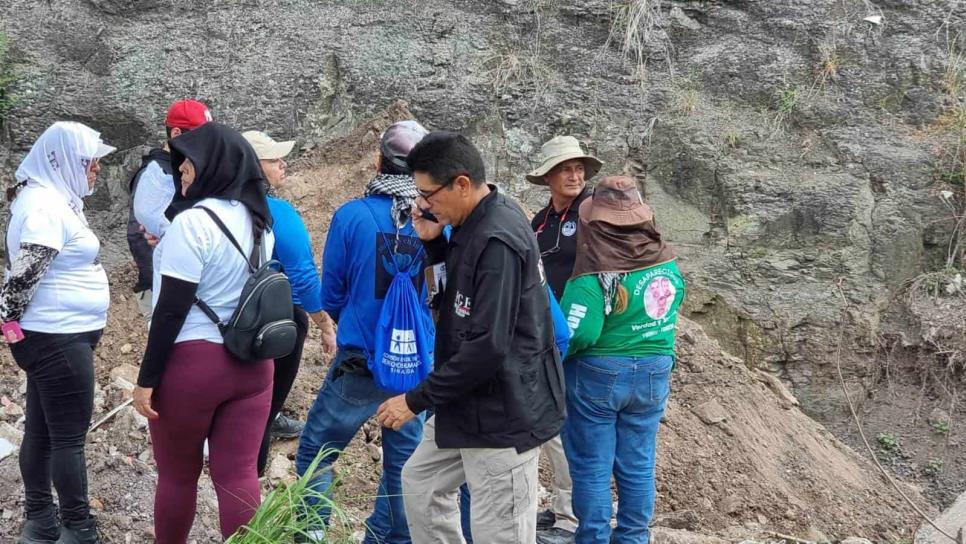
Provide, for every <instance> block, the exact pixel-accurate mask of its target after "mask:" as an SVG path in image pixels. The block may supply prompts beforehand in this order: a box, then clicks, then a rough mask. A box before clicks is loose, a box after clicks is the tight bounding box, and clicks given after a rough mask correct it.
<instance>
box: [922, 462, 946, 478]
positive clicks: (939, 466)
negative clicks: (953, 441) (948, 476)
mask: <svg viewBox="0 0 966 544" xmlns="http://www.w3.org/2000/svg"><path fill="white" fill-rule="evenodd" d="M923 471H924V472H925V473H926V474H928V475H929V476H939V474H940V473H941V472H942V471H943V460H942V459H940V458H938V457H933V458H932V459H930V460H929V462H927V463H926V468H925V469H923Z"/></svg>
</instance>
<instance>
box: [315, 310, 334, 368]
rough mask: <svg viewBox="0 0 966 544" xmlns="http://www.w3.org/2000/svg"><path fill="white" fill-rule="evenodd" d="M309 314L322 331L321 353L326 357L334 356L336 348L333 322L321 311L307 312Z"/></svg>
mask: <svg viewBox="0 0 966 544" xmlns="http://www.w3.org/2000/svg"><path fill="white" fill-rule="evenodd" d="M309 316H311V317H312V321H314V322H315V325H316V326H317V327H318V328H319V330H320V331H322V353H324V354H325V355H326V356H328V357H332V356H334V355H335V351H336V349H338V348H337V346H336V343H335V322H334V321H332V318H331V317H329V314H327V313H325V312H322V311H319V312H316V313H314V314H309Z"/></svg>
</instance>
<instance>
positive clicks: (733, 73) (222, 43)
mask: <svg viewBox="0 0 966 544" xmlns="http://www.w3.org/2000/svg"><path fill="white" fill-rule="evenodd" d="M0 9H2V13H3V21H4V24H3V28H4V31H5V32H6V34H7V35H8V37H9V41H10V44H11V46H12V53H11V54H12V58H13V59H14V60H15V61H16V71H17V75H18V77H17V79H16V81H15V82H14V83H13V85H12V87H11V91H12V93H13V94H14V95H15V96H16V97H17V101H16V103H15V104H14V106H13V108H12V109H11V110H10V111H9V112H8V113H7V115H6V118H5V119H4V121H3V129H4V131H3V132H4V143H5V146H4V149H3V150H2V151H0V158H2V159H3V160H4V161H5V162H4V167H5V168H6V170H7V171H9V170H10V169H11V168H12V167H14V166H15V164H16V162H17V161H18V160H19V158H20V157H21V156H22V154H23V152H24V151H25V150H26V149H27V148H28V147H29V145H30V143H31V142H32V140H33V138H35V137H36V135H37V134H39V132H40V131H41V130H42V129H43V128H44V127H45V126H46V125H47V124H49V123H50V122H52V121H53V120H56V119H63V118H70V119H76V120H80V121H83V122H86V123H88V124H90V125H92V126H94V127H96V128H98V129H99V130H101V131H102V132H103V133H104V134H105V136H106V138H107V139H108V140H109V141H111V142H112V143H114V144H115V145H118V147H119V148H121V149H123V150H124V151H123V152H122V153H119V154H118V156H117V157H116V158H114V159H112V161H111V162H109V164H108V166H109V168H108V169H107V175H106V178H107V181H106V183H104V184H102V186H101V187H100V189H99V190H98V193H97V194H96V195H95V197H93V198H92V199H91V202H90V208H91V210H92V214H93V215H94V216H95V218H96V219H95V221H96V222H97V224H98V225H99V229H100V232H101V234H102V235H103V236H104V237H105V239H107V240H108V244H107V248H106V251H107V257H108V259H109V260H112V261H113V262H122V261H123V260H124V259H126V253H125V252H126V249H125V245H124V243H123V225H124V221H125V219H126V211H125V209H126V205H127V204H126V202H127V201H126V195H125V191H124V187H125V184H126V181H127V177H128V176H129V175H130V173H131V171H132V170H133V167H134V165H135V164H136V163H137V161H138V158H137V157H138V155H139V154H140V152H141V151H142V146H143V145H144V144H145V143H146V142H154V141H157V140H159V139H160V137H161V135H162V134H161V121H162V119H163V115H164V111H165V108H166V106H167V105H168V104H169V103H170V102H171V100H172V99H175V98H180V97H186V96H189V97H196V98H199V99H202V100H204V101H206V102H207V103H208V104H209V105H211V107H212V109H213V112H214V114H215V116H216V118H217V119H218V120H220V121H223V122H226V123H229V124H231V125H233V126H236V127H238V128H240V129H251V128H259V129H265V130H268V131H269V132H271V133H273V134H274V135H276V136H278V137H286V138H297V139H298V140H299V142H300V144H301V146H302V148H303V149H307V148H311V147H314V146H317V145H319V144H320V143H321V142H324V141H326V140H328V139H329V138H331V137H333V136H338V135H342V134H345V133H346V132H348V131H349V130H350V129H351V128H352V127H353V126H354V125H355V124H356V123H357V121H358V120H360V119H363V118H366V117H368V116H370V115H372V114H373V113H374V112H377V111H380V110H381V109H383V108H385V107H386V106H387V105H388V104H390V103H391V102H392V101H394V100H396V99H404V100H405V101H406V102H407V103H408V105H409V108H410V109H411V110H412V111H413V113H415V115H416V116H417V117H418V118H419V119H420V120H421V121H423V122H424V123H425V124H426V125H427V126H430V127H433V128H448V129H454V130H459V131H463V132H465V133H467V134H468V135H470V136H471V137H472V138H473V139H474V140H475V141H476V142H477V143H478V144H479V145H480V147H481V148H482V149H483V150H484V151H485V153H486V158H487V161H488V164H487V165H488V167H489V172H490V173H491V174H490V176H491V178H492V179H493V180H494V181H498V182H500V183H503V184H504V185H505V186H507V187H509V188H510V189H511V190H512V191H513V192H514V193H515V194H517V195H518V196H520V197H521V198H522V199H524V200H525V201H527V202H529V203H530V204H532V205H539V204H540V203H541V202H542V201H543V200H544V199H545V198H546V196H545V194H544V193H542V192H541V190H540V189H536V188H533V187H530V186H528V185H527V184H526V182H525V181H524V180H523V174H524V173H525V171H526V170H528V169H529V168H530V167H531V166H532V164H533V161H532V159H533V154H534V153H535V151H536V149H537V148H538V147H539V145H540V143H541V142H542V141H544V140H545V139H547V138H549V137H550V136H552V135H555V134H560V133H569V134H573V135H576V136H578V137H580V138H581V139H582V140H583V141H584V142H585V143H586V144H587V146H588V147H589V148H590V149H591V150H592V151H593V152H595V153H597V154H598V155H599V156H600V157H602V158H603V159H604V160H605V161H606V163H607V164H606V166H605V168H604V173H617V172H627V173H630V174H633V175H637V176H638V177H639V178H640V179H641V180H642V183H644V184H645V186H646V192H647V194H648V198H649V199H650V200H651V202H652V203H653V204H654V206H655V208H656V210H657V213H658V219H659V223H660V225H661V226H662V228H663V230H664V232H665V233H666V234H667V236H668V238H669V239H670V240H671V241H673V243H674V244H675V245H676V247H677V248H678V250H679V253H680V254H681V255H682V261H683V266H684V268H685V270H686V272H687V274H688V278H689V280H690V281H691V284H692V286H693V288H692V290H691V293H692V295H693V296H691V297H690V300H689V313H690V315H691V316H692V318H693V319H695V320H696V321H697V322H698V323H700V324H702V325H703V326H704V327H705V329H706V330H707V331H708V332H709V333H710V334H711V335H712V336H714V337H715V338H717V339H718V340H719V341H720V342H721V344H722V345H723V346H724V347H725V348H727V349H728V350H729V351H731V352H733V353H736V354H738V355H740V356H741V357H742V358H743V359H744V360H745V361H746V363H747V364H749V365H752V366H757V367H761V368H765V369H768V370H769V371H771V372H775V373H777V374H778V375H779V376H780V377H781V378H783V379H784V380H786V381H787V382H789V383H790V384H791V385H792V386H793V388H794V390H795V392H796V394H797V395H798V396H799V398H800V399H801V401H802V403H803V406H804V408H805V409H806V411H807V412H808V413H809V414H811V415H813V416H814V417H817V418H818V419H819V420H820V421H822V422H823V423H826V424H827V425H829V426H830V427H831V428H832V429H833V430H835V431H837V432H839V433H840V435H845V436H846V437H847V436H848V435H849V433H850V432H851V431H850V430H849V423H848V420H847V413H846V411H845V410H844V409H843V396H842V393H841V390H840V389H839V388H838V386H837V382H836V381H835V380H836V372H835V365H834V362H835V361H836V360H840V361H841V363H842V366H843V370H844V373H845V375H846V380H847V382H848V384H849V385H848V387H849V389H850V390H851V391H852V392H854V393H856V394H857V396H858V397H859V398H860V399H862V400H865V401H866V405H865V408H866V409H867V410H868V411H869V413H870V414H873V415H877V416H878V418H879V419H878V420H877V419H876V418H875V417H871V416H870V420H872V421H881V425H882V426H887V425H888V424H889V421H890V420H892V419H894V418H895V417H897V416H906V415H907V414H906V413H905V410H906V409H905V408H902V409H901V410H899V411H898V412H897V411H895V410H894V409H893V408H890V407H894V406H896V404H895V403H893V402H892V401H891V400H890V397H889V396H887V395H886V396H881V395H880V396H878V397H877V396H875V394H874V393H875V392H876V390H877V389H876V387H877V384H880V383H882V382H881V381H880V378H881V376H882V375H883V374H882V371H883V368H884V366H885V365H884V363H883V361H884V360H885V358H884V356H883V350H882V346H883V345H890V346H899V347H900V348H901V349H900V351H901V350H912V351H909V352H902V353H905V354H906V356H907V359H908V358H909V357H912V356H914V355H915V354H916V352H915V350H916V349H918V346H920V345H921V344H923V340H922V338H923V336H924V335H923V331H922V330H921V329H922V325H921V323H920V321H919V320H918V318H917V317H916V315H915V314H912V313H910V312H908V311H907V309H906V308H905V305H904V303H903V302H902V301H901V300H900V301H898V302H897V297H896V295H897V293H899V291H900V287H901V286H903V285H904V283H905V282H906V281H907V280H909V279H911V278H915V277H917V276H919V275H920V274H922V273H923V272H924V271H927V270H934V269H938V268H942V267H944V266H945V265H946V264H947V261H948V251H947V249H948V244H949V241H950V239H951V236H952V235H953V226H954V224H955V220H953V219H951V218H950V216H951V213H952V212H951V210H953V211H955V210H958V209H959V207H960V206H961V200H962V199H961V195H962V193H961V190H962V168H963V165H962V156H961V154H962V153H963V151H962V149H964V148H966V144H964V142H966V136H964V134H966V113H964V103H966V99H964V96H963V93H964V81H966V76H964V73H966V66H964V65H966V61H964V56H963V53H962V51H963V48H964V46H966V41H964V40H966V38H964V35H963V33H964V32H966V18H964V16H966V8H964V7H963V5H962V3H961V2H958V1H957V0H904V1H899V0H813V1H808V2H803V1H797V0H717V1H710V0H707V1H702V0H691V1H688V0H633V1H632V0H623V1H619V2H609V1H602V0H579V1H578V0H575V1H563V0H491V1H485V2H478V1H477V2H469V1H461V0H453V1H448V2H447V1H442V0H425V1H418V2H417V1H414V0H407V1H395V2H388V1H376V0H372V1H370V0H365V1H363V0H354V1H347V2H346V1H340V2H315V1H309V0H245V1H226V0H213V1H210V2H204V3H200V2H190V1H185V0H126V1H125V0H65V1H61V2H37V1H34V0H0ZM957 146H960V147H957ZM957 176H958V177H957ZM957 181H958V183H959V185H958V186H955V185H953V186H950V187H949V188H951V189H952V190H953V196H952V199H951V200H945V201H944V200H943V199H942V198H941V197H940V196H939V195H940V193H939V191H941V190H945V188H947V186H946V185H942V186H939V185H937V183H947V184H948V183H950V182H957ZM953 264H958V263H955V259H954V263H953ZM883 339H885V340H883ZM913 358H914V357H913ZM926 359H928V360H926ZM926 359H922V358H917V359H916V360H917V361H920V362H921V364H922V365H927V366H926V368H925V370H926V371H927V373H928V372H931V371H932V370H933V368H932V367H931V366H928V365H934V364H938V363H936V362H935V361H933V360H932V359H929V358H926ZM922 361H925V362H922ZM917 364H918V363H917ZM900 366H901V365H900ZM937 368H938V367H937ZM914 369H915V370H916V371H917V372H920V371H922V370H923V367H922V366H915V367H914ZM902 376H906V377H902ZM918 376H919V374H918V373H917V374H912V373H909V372H906V373H905V374H901V375H891V376H890V381H889V384H890V386H894V387H898V388H899V390H900V393H902V392H907V393H909V394H912V393H915V392H916V391H918V390H919V388H920V386H921V385H922V384H923V383H926V382H922V381H920V379H919V377H918ZM956 376H957V375H953V378H952V379H953V382H954V383H961V377H956ZM948 378H949V375H946V374H944V379H948ZM903 388H906V389H903ZM923 390H925V389H923ZM946 398H948V397H947V396H944V395H938V396H931V394H925V393H923V394H922V396H921V398H920V400H922V402H921V403H920V404H919V405H918V407H917V408H916V410H917V411H918V410H920V409H921V408H922V406H923V405H925V406H927V407H928V406H929V405H931V404H937V403H940V402H942V401H943V400H944V399H946ZM903 406H904V405H903ZM890 410H892V411H890ZM954 411H955V410H954ZM917 413H918V412H917ZM912 421H913V422H915V421H918V420H917V419H916V418H915V417H913V418H912ZM916 425H918V423H910V429H911V430H909V433H910V437H912V436H915V432H914V430H912V429H914V428H915V427H916ZM883 429H884V427H883ZM878 430H882V429H878ZM885 430H889V429H885ZM954 431H955V429H954ZM948 434H949V433H947V436H946V439H947V440H946V445H947V446H948V445H949V441H950V440H953V442H954V443H955V439H957V437H959V436H962V435H958V434H956V432H953V434H952V437H953V438H952V439H950V438H949V436H948ZM924 455H925V454H924ZM951 464H952V463H949V462H947V466H950V465H951ZM959 485H960V486H961V485H962V481H960V482H959Z"/></svg>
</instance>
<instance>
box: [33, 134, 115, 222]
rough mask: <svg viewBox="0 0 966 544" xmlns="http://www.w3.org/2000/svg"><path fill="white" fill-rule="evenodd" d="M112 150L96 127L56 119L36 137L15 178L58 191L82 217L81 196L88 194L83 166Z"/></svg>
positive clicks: (88, 187)
mask: <svg viewBox="0 0 966 544" xmlns="http://www.w3.org/2000/svg"><path fill="white" fill-rule="evenodd" d="M113 150H114V148H112V147H110V146H107V145H105V144H104V143H103V142H102V141H101V135H100V133H99V132H97V131H96V130H94V129H92V128H90V127H88V126H86V125H83V124H81V123H75V122H70V121H59V122H57V123H54V124H53V125H51V126H50V127H48V128H47V130H45V131H44V133H43V134H41V135H40V137H39V138H37V141H36V142H34V145H33V147H31V148H30V152H29V153H27V156H26V157H24V159H23V162H21V163H20V167H19V168H17V172H16V174H15V177H16V178H17V182H18V183H32V184H36V185H39V186H41V187H45V188H47V189H52V190H54V191H56V192H58V193H60V194H61V195H63V197H64V198H65V199H66V200H67V203H68V204H69V205H70V207H71V208H72V209H73V210H74V211H75V212H77V214H78V215H80V216H81V217H83V209H84V201H83V200H82V199H83V198H84V197H86V196H88V195H90V194H91V187H90V185H89V184H88V183H87V168H88V166H90V163H91V161H93V160H94V159H98V158H100V157H103V156H104V155H106V154H108V153H110V152H111V151H113Z"/></svg>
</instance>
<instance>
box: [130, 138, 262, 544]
mask: <svg viewBox="0 0 966 544" xmlns="http://www.w3.org/2000/svg"><path fill="white" fill-rule="evenodd" d="M170 146H171V164H172V166H174V167H175V168H177V170H176V171H175V173H174V178H175V183H176V184H177V186H178V187H179V188H180V190H179V192H178V194H177V195H176V196H175V199H174V201H173V202H172V204H171V207H170V208H169V209H168V217H169V218H171V219H172V223H171V226H170V227H169V228H168V230H167V232H166V233H165V235H164V237H163V238H162V239H161V242H160V243H159V244H158V246H157V248H156V249H155V251H156V252H157V254H156V255H155V258H156V259H157V260H156V262H157V263H158V265H157V266H155V271H154V293H155V297H156V300H155V303H154V314H153V316H152V321H151V330H150V333H149V335H148V344H147V348H146V351H145V354H144V359H143V361H142V363H141V372H140V374H139V376H138V387H137V388H136V389H135V391H134V406H135V408H136V409H137V411H138V412H139V413H141V414H142V415H144V416H145V417H147V418H148V420H149V426H150V431H151V442H152V444H153V447H154V456H155V459H156V461H157V465H158V487H157V490H156V492H155V506H154V517H155V520H154V523H155V534H156V538H157V542H158V543H159V544H169V543H170V544H182V543H185V542H187V539H188V533H189V532H190V530H191V525H192V522H193V521H194V515H195V503H196V499H197V491H198V477H199V475H200V474H201V469H202V466H203V464H204V454H203V448H204V443H205V440H207V441H208V445H209V451H210V452H209V466H210V471H211V478H212V480H213V481H214V483H215V491H216V492H217V494H218V510H219V517H220V521H221V532H222V535H223V536H224V537H225V538H228V537H229V536H231V535H232V534H233V533H235V531H237V530H238V528H239V527H241V526H242V525H244V524H245V523H247V522H248V521H249V520H250V519H251V517H252V514H253V513H254V511H255V509H256V508H257V507H258V504H259V502H260V494H259V485H258V475H257V472H256V467H255V463H256V459H257V455H258V448H259V445H260V444H261V438H262V432H263V431H264V424H265V421H266V420H267V418H268V411H269V403H270V401H271V395H272V361H271V360H269V359H265V360H258V361H242V360H239V359H236V358H235V357H233V356H232V355H231V354H230V353H229V352H228V351H227V350H226V349H225V348H224V346H223V344H222V337H221V332H220V331H219V329H218V326H217V325H216V324H215V323H214V322H213V321H212V320H211V319H209V318H208V317H207V316H206V315H205V314H204V313H203V312H202V311H201V309H200V308H199V307H198V306H197V305H196V304H195V301H196V300H202V301H204V302H205V303H206V304H207V305H208V306H209V307H211V309H212V310H213V311H214V312H215V313H216V314H218V317H219V318H220V319H221V320H222V321H224V320H227V319H228V318H229V317H230V316H231V314H232V312H233V311H234V309H235V307H236V306H237V305H238V299H239V296H240V294H241V291H242V287H243V285H244V284H245V281H246V280H247V279H248V277H249V270H248V267H247V265H246V263H245V258H244V256H243V255H242V254H241V253H240V252H239V251H238V250H237V249H236V248H235V247H234V245H232V243H231V242H230V241H229V239H228V237H227V236H226V235H225V234H224V233H223V232H222V231H221V229H220V228H219V226H218V225H217V224H216V222H215V220H214V218H212V217H211V216H210V215H209V212H212V213H214V214H215V216H217V217H218V219H219V220H220V221H221V222H222V223H224V225H225V226H226V227H227V229H228V230H229V231H230V232H231V233H232V236H233V237H234V238H235V239H236V240H237V241H238V243H239V244H240V245H241V248H242V250H243V251H244V252H245V255H250V254H251V253H252V251H253V248H254V246H255V243H256V240H257V241H259V242H260V243H261V248H262V249H263V250H264V252H265V254H267V255H271V253H272V247H273V245H274V238H273V237H272V234H271V231H270V230H269V227H270V226H271V221H272V219H271V214H270V213H269V210H268V203H267V201H266V200H265V189H264V187H265V183H266V181H265V177H264V174H263V173H262V170H261V167H260V166H259V164H258V159H257V157H256V156H255V152H254V150H253V149H252V148H251V146H250V145H249V144H248V142H247V141H245V139H244V138H242V136H241V135H240V134H239V133H238V132H236V131H235V130H233V129H231V128H228V127H226V126H224V125H219V124H216V123H207V124H205V125H202V126H201V127H199V128H198V129H195V130H193V131H191V132H187V133H185V134H183V135H181V136H180V137H178V138H177V139H173V140H171V141H170Z"/></svg>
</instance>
